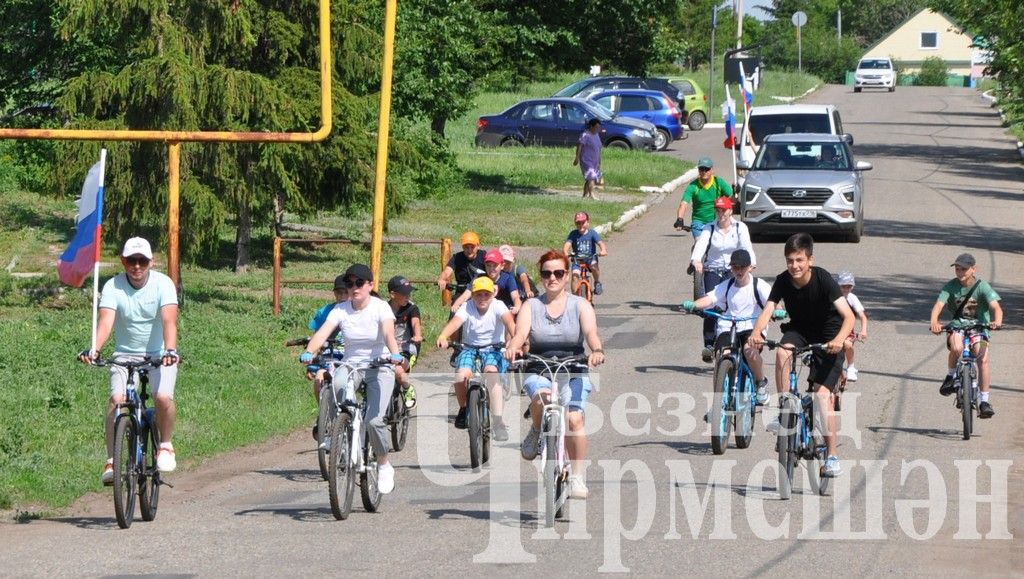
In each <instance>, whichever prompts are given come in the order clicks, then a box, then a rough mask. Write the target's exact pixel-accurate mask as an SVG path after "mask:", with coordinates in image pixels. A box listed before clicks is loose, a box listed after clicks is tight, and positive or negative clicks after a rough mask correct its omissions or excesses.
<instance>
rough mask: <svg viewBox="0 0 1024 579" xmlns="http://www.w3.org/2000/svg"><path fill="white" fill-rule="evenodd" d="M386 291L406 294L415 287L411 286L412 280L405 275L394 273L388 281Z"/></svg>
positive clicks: (414, 289) (410, 292)
mask: <svg viewBox="0 0 1024 579" xmlns="http://www.w3.org/2000/svg"><path fill="white" fill-rule="evenodd" d="M388 291H390V292H395V293H396V294H402V295H403V296H407V295H410V294H412V292H414V291H416V288H414V287H412V282H410V281H409V280H408V279H406V278H405V277H403V276H400V275H396V276H395V277H393V278H391V280H390V281H388Z"/></svg>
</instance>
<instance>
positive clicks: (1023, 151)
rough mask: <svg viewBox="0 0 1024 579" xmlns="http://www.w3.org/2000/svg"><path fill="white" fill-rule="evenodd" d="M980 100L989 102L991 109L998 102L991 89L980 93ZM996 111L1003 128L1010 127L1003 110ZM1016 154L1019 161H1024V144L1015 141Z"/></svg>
mask: <svg viewBox="0 0 1024 579" xmlns="http://www.w3.org/2000/svg"><path fill="white" fill-rule="evenodd" d="M981 98H983V99H985V100H987V101H988V102H989V106H990V107H993V108H995V106H996V103H998V102H999V99H997V98H996V97H995V95H993V94H992V89H989V90H987V91H985V92H983V93H981ZM996 110H998V111H999V120H1000V121H1001V122H1002V124H1003V126H1004V127H1008V126H1010V124H1009V123H1008V122H1007V120H1006V113H1005V112H1003V109H999V108H997V109H996ZM1017 154H1018V155H1020V158H1021V159H1024V142H1021V141H1017Z"/></svg>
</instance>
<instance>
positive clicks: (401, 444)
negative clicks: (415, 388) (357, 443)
mask: <svg viewBox="0 0 1024 579" xmlns="http://www.w3.org/2000/svg"><path fill="white" fill-rule="evenodd" d="M404 351H405V350H404V349H403V352H404ZM403 355H405V354H403ZM416 357H417V356H416V353H415V351H412V350H410V351H409V355H407V356H406V359H407V360H408V361H409V371H410V372H411V371H412V368H413V366H415V365H416ZM410 388H411V386H410ZM410 418H412V409H411V408H409V406H407V405H406V400H405V392H404V391H403V390H402V385H401V384H399V383H398V380H397V379H396V380H395V389H394V390H392V391H391V401H390V402H388V411H387V414H386V415H385V420H387V423H388V427H389V428H390V429H391V450H393V451H395V452H399V451H400V450H402V449H403V448H405V442H406V439H407V438H408V436H409V419H410Z"/></svg>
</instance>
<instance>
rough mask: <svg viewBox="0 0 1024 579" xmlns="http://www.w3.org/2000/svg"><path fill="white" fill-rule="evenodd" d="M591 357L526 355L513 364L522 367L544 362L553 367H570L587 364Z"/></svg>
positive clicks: (584, 355)
mask: <svg viewBox="0 0 1024 579" xmlns="http://www.w3.org/2000/svg"><path fill="white" fill-rule="evenodd" d="M589 359H590V357H589V356H588V355H587V354H575V355H572V356H562V357H558V356H539V355H537V354H529V353H528V354H524V355H523V357H522V358H519V359H518V360H516V361H514V362H512V364H513V365H518V366H522V365H524V364H526V363H527V362H528V361H530V360H534V361H536V362H542V363H544V364H548V365H552V366H569V365H572V364H580V365H583V364H586V362H587V360H589Z"/></svg>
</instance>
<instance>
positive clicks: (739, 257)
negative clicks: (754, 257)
mask: <svg viewBox="0 0 1024 579" xmlns="http://www.w3.org/2000/svg"><path fill="white" fill-rule="evenodd" d="M720 199H721V197H720ZM750 261H751V260H750V252H749V251H747V250H745V249H737V250H736V251H734V252H732V255H731V256H729V265H735V266H737V267H747V266H748V265H750Z"/></svg>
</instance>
